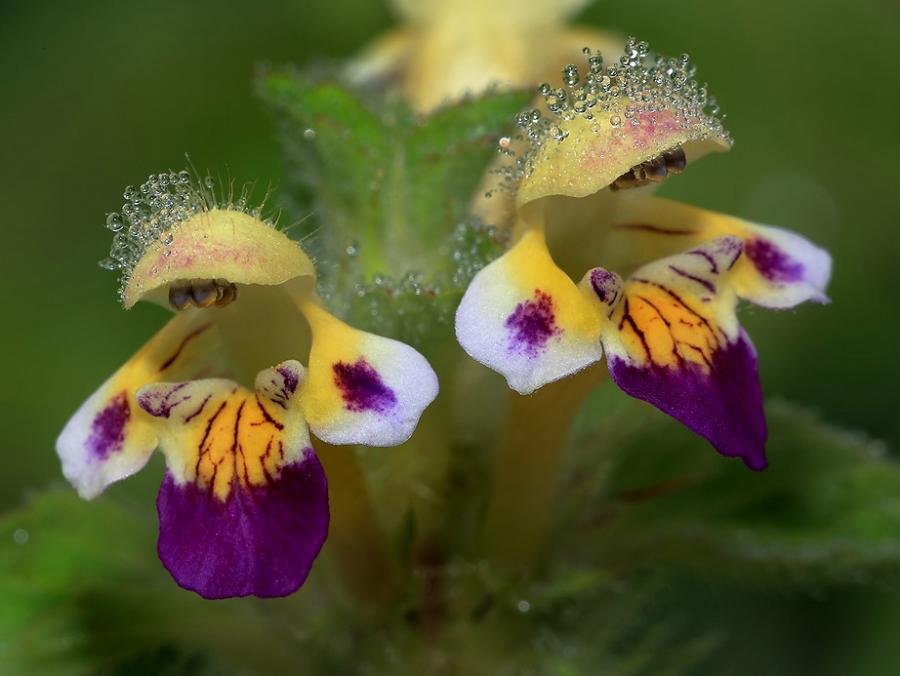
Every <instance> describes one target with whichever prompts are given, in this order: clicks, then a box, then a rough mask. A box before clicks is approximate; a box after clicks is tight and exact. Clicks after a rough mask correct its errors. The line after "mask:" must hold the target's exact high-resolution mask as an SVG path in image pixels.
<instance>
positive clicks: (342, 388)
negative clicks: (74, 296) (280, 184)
mask: <svg viewBox="0 0 900 676" xmlns="http://www.w3.org/2000/svg"><path fill="white" fill-rule="evenodd" d="M123 215H124V219H123V217H122V216H120V215H118V214H112V215H111V216H110V218H109V221H108V225H109V227H110V228H111V229H113V230H114V231H116V233H117V234H116V235H115V238H114V241H113V248H112V251H111V258H110V259H107V260H106V261H105V262H104V266H105V267H108V268H118V269H121V271H122V287H121V298H122V301H123V304H124V306H125V307H126V308H130V307H132V306H133V305H134V304H135V303H137V302H138V301H140V300H149V301H152V302H159V303H162V304H169V305H171V306H172V307H173V308H174V309H175V310H177V312H176V314H175V316H174V317H173V318H172V319H171V320H170V321H169V322H168V323H167V324H166V325H165V326H164V327H163V328H162V329H161V330H160V331H159V332H158V333H157V334H156V335H155V336H153V337H152V338H151V339H150V340H149V341H148V342H147V343H146V344H145V345H144V346H143V347H141V348H140V349H139V350H138V352H137V353H136V354H135V355H134V356H133V357H132V358H131V359H129V360H128V361H127V362H126V363H125V364H124V365H123V366H122V367H120V368H119V369H118V370H117V371H116V372H115V373H114V374H113V375H112V376H111V377H110V378H109V379H108V380H107V381H106V382H105V383H103V385H101V386H100V388H99V389H98V390H97V391H96V392H94V394H92V395H91V396H90V397H89V398H88V399H87V401H85V402H84V404H82V406H81V407H80V408H79V409H78V411H77V412H76V413H75V415H74V416H73V417H72V418H71V420H69V422H68V424H67V425H66V426H65V429H64V430H63V431H62V433H61V434H60V437H59V439H58V440H57V452H58V453H59V456H60V459H61V460H62V465H63V472H64V474H65V476H66V478H68V479H69V481H71V482H72V484H73V485H74V486H75V487H76V488H77V490H78V492H79V493H80V495H81V496H82V497H84V498H87V499H90V498H93V497H95V496H97V495H99V494H100V493H101V492H102V491H103V490H104V489H105V488H106V487H107V486H108V485H109V484H111V483H113V482H115V481H118V480H120V479H123V478H125V477H127V476H130V475H131V474H134V473H135V472H137V471H138V470H140V469H141V468H142V467H143V466H144V465H145V464H146V463H147V461H148V460H149V458H150V456H151V454H152V453H153V451H154V450H155V449H156V448H159V449H160V450H161V451H162V452H163V454H164V456H165V459H166V465H167V471H166V475H165V478H164V480H163V483H162V486H161V487H160V491H159V496H158V498H157V509H158V513H159V520H160V534H159V543H158V551H159V556H160V559H161V560H162V562H163V564H164V565H165V566H166V568H167V569H168V570H169V571H170V572H171V574H172V576H173V577H174V578H175V580H176V581H177V582H178V584H180V585H181V586H182V587H185V588H187V589H191V590H193V591H195V592H197V593H198V594H200V595H202V596H204V597H206V598H223V597H232V596H245V595H251V594H252V595H257V596H283V595H286V594H290V593H291V592H293V591H295V590H296V589H297V588H298V587H299V586H300V585H301V584H303V582H304V580H305V579H306V577H307V574H308V573H309V570H310V567H311V566H312V563H313V561H314V559H315V558H316V556H317V555H318V552H319V550H320V548H321V547H322V544H323V543H324V541H325V538H326V535H327V532H328V522H329V507H328V488H327V483H326V477H325V473H324V471H323V469H322V466H321V465H320V463H319V460H318V459H317V457H316V454H315V452H314V451H313V447H312V443H311V439H310V431H311V432H312V433H313V434H314V435H315V436H316V437H318V438H319V439H321V440H323V441H325V442H327V443H331V444H365V445H369V446H391V445H396V444H400V443H402V442H404V441H406V440H407V439H408V438H409V437H410V435H411V434H412V432H413V430H414V429H415V427H416V425H417V423H418V420H419V417H420V416H421V414H422V412H423V411H424V409H425V408H426V407H427V406H428V405H429V404H430V403H431V401H432V400H433V399H434V398H435V397H436V396H437V392H438V382H437V377H436V375H435V373H434V371H433V370H432V369H431V367H430V366H429V364H428V362H427V361H426V360H425V358H424V357H423V356H422V355H421V354H419V353H418V352H417V351H416V350H414V349H413V348H411V347H409V346H408V345H405V344H403V343H400V342H398V341H395V340H391V339H388V338H384V337H380V336H376V335H373V334H370V333H365V332H362V331H358V330H356V329H353V328H352V327H350V326H348V325H347V324H345V323H344V322H342V321H341V320H339V319H337V318H336V317H334V316H332V315H331V314H329V313H328V311H327V310H326V309H325V308H324V307H323V305H322V303H321V301H320V300H319V298H318V297H317V295H316V284H315V269H314V267H313V265H312V263H311V262H310V260H309V258H308V257H307V256H306V254H305V253H304V252H303V250H302V249H301V248H300V246H299V245H298V244H297V243H296V242H294V241H293V240H291V239H289V238H288V237H287V235H285V234H284V233H283V232H281V231H279V230H277V229H276V228H275V227H273V226H272V225H271V224H270V223H268V222H266V221H264V220H262V219H261V218H260V217H259V210H258V209H249V208H247V207H246V201H245V200H243V199H241V200H238V201H237V203H236V204H235V203H233V202H232V201H231V200H229V201H228V203H227V204H226V205H224V206H217V205H216V200H215V199H214V197H213V195H212V193H211V192H210V190H209V186H207V187H205V188H204V187H202V186H201V187H198V186H196V185H194V184H193V183H192V182H191V180H190V177H189V176H188V175H187V172H182V173H181V174H160V175H158V176H151V179H150V180H149V181H148V182H147V183H146V184H144V185H143V186H141V190H140V191H136V190H134V189H129V190H128V191H126V205H125V207H124V208H123ZM307 353H308V367H307V368H304V367H303V366H302V365H301V363H300V362H299V361H297V360H296V359H295V357H298V356H300V357H303V356H306V354H307ZM270 364H275V366H272V367H270V368H263V369H262V370H259V369H260V368H261V367H263V366H268V365H270ZM243 382H247V383H253V386H252V387H250V388H248V387H245V386H244V385H242V384H241V383H243Z"/></svg>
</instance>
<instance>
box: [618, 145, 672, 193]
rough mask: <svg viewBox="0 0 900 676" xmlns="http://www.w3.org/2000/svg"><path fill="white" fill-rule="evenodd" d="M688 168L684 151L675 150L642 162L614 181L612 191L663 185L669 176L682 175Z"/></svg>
mask: <svg viewBox="0 0 900 676" xmlns="http://www.w3.org/2000/svg"><path fill="white" fill-rule="evenodd" d="M686 166H687V158H686V157H685V155H684V150H682V149H681V148H675V149H673V150H669V151H666V152H665V153H663V154H662V155H660V156H659V157H654V158H653V159H652V160H647V161H646V162H641V163H640V164H639V165H637V166H636V167H632V168H631V169H629V170H628V171H626V172H625V173H624V174H622V175H621V176H619V178H617V179H616V180H615V181H613V182H612V183H611V184H610V186H609V189H610V190H627V189H628V188H640V187H641V186H644V185H647V184H649V183H662V182H663V181H665V180H666V177H667V176H668V175H669V174H680V173H681V172H683V171H684V168H685V167H686Z"/></svg>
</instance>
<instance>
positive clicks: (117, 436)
mask: <svg viewBox="0 0 900 676" xmlns="http://www.w3.org/2000/svg"><path fill="white" fill-rule="evenodd" d="M129 420H131V405H130V404H129V403H128V394H126V393H125V392H119V394H117V395H116V396H114V397H111V398H110V400H109V403H107V405H106V406H105V407H104V408H103V409H102V410H101V411H100V412H99V413H97V415H96V416H95V417H94V420H93V421H92V422H91V433H90V436H89V437H88V440H87V447H88V449H89V450H90V452H91V453H92V454H93V455H94V456H95V457H96V458H97V459H98V460H105V459H106V458H107V457H109V455H110V454H111V453H117V452H119V451H121V450H122V444H123V443H124V441H125V426H126V425H127V424H128V421H129Z"/></svg>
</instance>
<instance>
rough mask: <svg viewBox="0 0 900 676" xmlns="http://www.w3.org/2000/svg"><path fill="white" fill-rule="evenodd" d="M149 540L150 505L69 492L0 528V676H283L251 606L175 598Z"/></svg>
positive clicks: (281, 660)
mask: <svg viewBox="0 0 900 676" xmlns="http://www.w3.org/2000/svg"><path fill="white" fill-rule="evenodd" d="M156 531H157V524H156V515H155V510H154V509H153V504H152V502H151V503H150V504H148V505H146V508H145V509H131V508H126V507H125V506H123V505H122V504H121V503H120V502H118V501H116V500H115V499H112V498H109V497H103V498H101V499H99V500H97V501H94V502H85V501H83V500H80V499H79V498H78V497H77V496H76V495H74V493H72V492H71V491H68V490H67V491H49V492H46V493H44V494H41V495H39V496H38V497H37V498H35V499H34V500H32V501H31V503H30V504H29V505H27V506H26V507H23V508H21V509H19V510H18V511H16V512H13V513H11V514H7V515H5V516H3V517H2V519H0V542H2V545H0V598H2V599H3V601H2V603H0V665H3V666H2V667H0V671H2V672H3V673H4V674H16V675H18V674H23V675H24V674H42V675H44V674H52V675H57V674H59V675H68V674H73V675H74V674H79V675H80V674H98V673H103V674H129V675H131V674H144V673H146V674H160V673H161V674H179V675H181V674H184V675H187V674H207V673H224V671H227V672H228V673H246V671H244V667H249V666H254V667H260V668H261V669H262V670H263V671H265V669H266V667H269V668H274V667H275V666H278V665H280V666H282V667H284V665H287V664H290V661H291V659H292V657H291V654H290V652H289V650H288V648H287V646H284V645H282V644H281V643H280V642H279V641H278V640H277V638H276V636H275V635H274V634H273V632H272V627H271V626H268V625H267V623H266V622H265V621H264V618H262V617H261V616H260V615H259V614H258V613H257V612H256V611H255V608H254V606H253V605H252V603H251V602H249V601H248V600H246V599H236V600H232V601H228V602H223V603H211V602H208V601H204V600H203V599H200V598H199V597H198V596H196V595H195V594H193V593H191V592H187V591H185V590H183V589H180V588H179V587H178V586H177V585H176V584H175V582H174V581H173V580H172V579H171V577H170V576H169V574H168V573H167V572H166V571H165V569H164V568H163V567H162V565H161V564H160V562H159V560H158V558H157V556H156ZM236 637H237V638H239V640H238V641H235V638H236ZM223 664H228V665H229V667H228V669H225V670H223V667H222V665H223Z"/></svg>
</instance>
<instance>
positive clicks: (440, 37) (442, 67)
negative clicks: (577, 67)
mask: <svg viewBox="0 0 900 676" xmlns="http://www.w3.org/2000/svg"><path fill="white" fill-rule="evenodd" d="M393 4H394V7H395V8H396V10H397V12H398V13H399V14H400V15H401V17H402V18H403V19H404V21H405V25H404V26H403V27H401V28H399V29H396V30H395V31H393V32H391V33H389V34H388V35H386V36H384V37H382V38H380V39H378V40H377V41H376V42H375V44H374V45H372V46H371V47H370V48H369V49H368V50H366V52H365V53H364V54H363V55H362V56H361V57H360V58H358V59H357V61H356V62H355V63H353V64H352V65H351V67H350V69H349V74H350V76H351V78H352V79H353V80H355V81H357V82H373V81H375V82H381V81H390V82H394V83H396V84H397V85H398V87H399V89H400V91H401V92H402V94H403V96H404V97H405V98H406V100H407V101H408V102H409V103H410V104H411V105H412V106H413V108H415V109H416V110H418V111H419V112H429V111H432V110H434V109H435V108H437V107H439V106H441V105H443V104H445V103H447V102H449V101H453V100H456V99H459V98H461V97H463V96H465V95H469V94H478V93H480V92H482V91H484V90H485V89H487V88H488V87H490V86H493V85H500V86H503V87H523V86H531V85H532V84H533V83H535V82H540V81H541V80H544V79H548V78H549V77H550V76H551V75H552V74H553V68H555V67H556V64H558V63H561V62H564V61H567V60H571V59H572V58H574V57H575V56H576V55H577V53H578V52H579V51H580V50H581V48H582V47H583V46H584V45H585V44H588V43H590V44H595V45H596V44H600V45H603V46H604V48H605V47H607V46H612V45H616V46H617V48H618V46H620V45H621V43H620V42H619V41H617V40H616V39H615V38H613V37H611V36H608V35H606V34H605V33H601V32H599V31H597V30H595V29H588V28H571V27H564V26H563V25H562V22H563V21H564V20H565V19H566V18H567V17H569V16H570V15H571V14H573V13H574V12H576V11H577V10H578V9H580V8H581V7H583V6H584V5H585V4H587V3H586V2H585V0H529V1H528V2H519V1H517V0H494V1H493V2H484V1H482V0H394V3H393Z"/></svg>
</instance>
